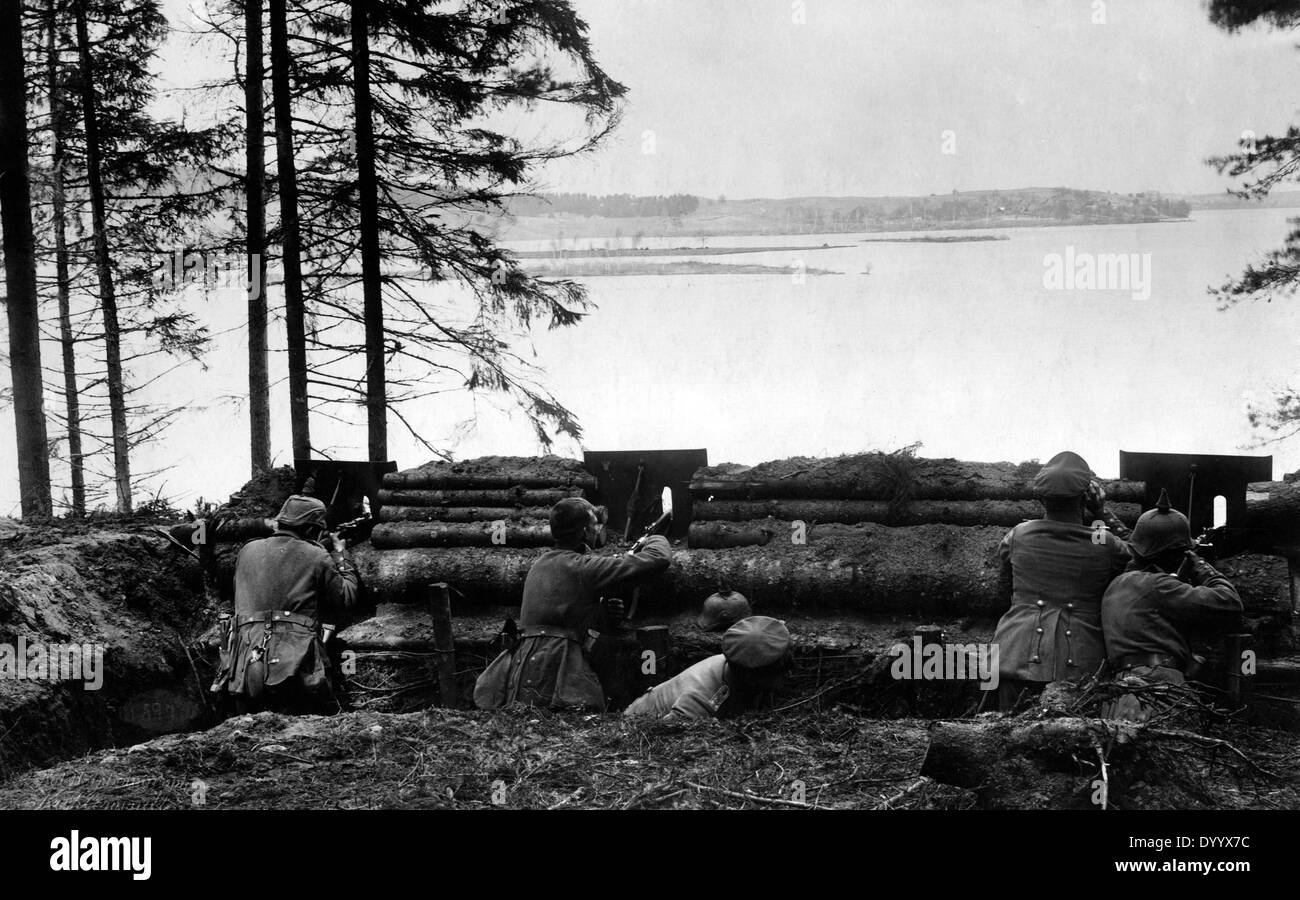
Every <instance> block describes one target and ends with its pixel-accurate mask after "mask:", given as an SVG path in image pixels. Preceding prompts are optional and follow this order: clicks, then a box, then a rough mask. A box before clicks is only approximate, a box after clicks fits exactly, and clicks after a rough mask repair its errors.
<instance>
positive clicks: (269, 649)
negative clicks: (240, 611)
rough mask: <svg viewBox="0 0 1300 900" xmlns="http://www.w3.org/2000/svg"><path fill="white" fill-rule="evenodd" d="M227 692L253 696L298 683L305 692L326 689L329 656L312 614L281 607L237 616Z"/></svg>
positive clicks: (309, 692)
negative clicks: (287, 684) (267, 689)
mask: <svg viewBox="0 0 1300 900" xmlns="http://www.w3.org/2000/svg"><path fill="white" fill-rule="evenodd" d="M231 657H232V670H231V675H230V683H229V690H230V693H232V694H238V695H242V696H244V697H247V698H249V699H252V700H256V699H257V698H259V697H260V696H261V695H262V693H263V691H264V690H265V689H266V688H268V687H275V686H276V685H280V684H284V683H285V682H288V681H290V680H293V681H296V682H297V686H298V687H300V688H301V689H302V690H303V691H304V692H305V693H307V694H314V693H316V692H318V691H328V690H330V685H329V656H328V654H327V653H326V651H325V645H324V643H322V641H321V639H320V633H319V631H318V628H317V622H316V620H315V619H314V618H312V617H311V616H305V615H302V614H301V613H294V612H288V611H281V610H272V611H269V612H258V613H252V614H249V615H243V616H239V617H238V618H237V619H236V620H235V629H234V637H233V647H232V650H231Z"/></svg>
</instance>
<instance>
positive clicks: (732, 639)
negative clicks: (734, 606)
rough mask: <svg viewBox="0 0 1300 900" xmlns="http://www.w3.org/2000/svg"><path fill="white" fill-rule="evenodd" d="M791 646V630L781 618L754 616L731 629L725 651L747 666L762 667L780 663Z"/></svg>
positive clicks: (736, 662)
mask: <svg viewBox="0 0 1300 900" xmlns="http://www.w3.org/2000/svg"><path fill="white" fill-rule="evenodd" d="M789 649H790V631H789V629H787V628H786V627H785V623H784V622H782V621H781V620H780V619H773V618H772V617H771V616H750V617H749V618H747V619H741V620H740V621H739V622H737V623H736V624H735V625H732V626H731V627H730V628H728V629H727V633H726V634H724V635H723V636H722V653H723V655H724V656H726V657H727V662H729V663H732V664H733V665H737V666H740V667H741V668H743V669H760V668H762V667H763V666H770V665H773V664H775V663H778V662H780V661H781V660H782V659H783V658H784V657H785V654H786V651H787V650H789Z"/></svg>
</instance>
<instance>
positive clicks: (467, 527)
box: [370, 519, 554, 550]
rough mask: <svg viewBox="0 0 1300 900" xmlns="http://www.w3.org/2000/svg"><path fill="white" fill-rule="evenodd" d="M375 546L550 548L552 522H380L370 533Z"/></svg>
mask: <svg viewBox="0 0 1300 900" xmlns="http://www.w3.org/2000/svg"><path fill="white" fill-rule="evenodd" d="M370 543H371V545H372V546H374V547H376V548H379V549H384V550H389V549H401V548H406V547H549V546H550V545H551V544H552V543H554V539H553V538H552V537H551V529H550V526H549V525H525V526H522V527H521V526H519V525H516V524H514V523H512V522H507V521H506V520H504V519H501V520H498V521H496V522H380V523H379V524H378V525H376V526H375V528H374V530H373V531H372V532H371V533H370Z"/></svg>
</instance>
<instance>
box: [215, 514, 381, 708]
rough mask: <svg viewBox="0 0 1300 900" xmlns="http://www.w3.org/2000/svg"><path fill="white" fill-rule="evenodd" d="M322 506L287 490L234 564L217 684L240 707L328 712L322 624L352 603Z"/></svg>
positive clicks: (351, 582) (352, 578)
mask: <svg viewBox="0 0 1300 900" xmlns="http://www.w3.org/2000/svg"><path fill="white" fill-rule="evenodd" d="M326 536H327V535H326V521H325V504H324V503H322V502H321V501H319V500H317V499H316V498H314V497H306V496H300V495H295V496H292V497H290V498H289V499H288V500H286V501H285V503H284V506H283V507H282V508H281V509H280V512H279V514H278V515H277V516H276V519H275V533H274V534H272V535H271V536H270V537H267V538H262V539H261V540H256V541H249V542H248V543H247V544H245V545H244V547H243V548H242V549H241V550H240V551H239V557H238V559H237V561H236V564H235V615H234V621H233V623H232V626H233V627H232V630H231V633H230V634H229V636H223V646H224V647H226V648H227V650H226V652H223V667H222V671H221V672H219V673H218V676H217V681H216V683H214V684H213V690H219V689H221V688H222V687H224V688H225V689H226V690H228V691H229V693H230V694H231V696H232V697H233V698H234V700H235V706H236V709H237V710H238V711H239V712H241V713H244V712H257V711H259V710H262V709H273V710H276V711H280V712H336V711H337V710H338V708H339V707H338V702H337V700H336V699H335V697H334V687H333V684H332V682H331V677H330V672H329V669H330V661H329V656H328V653H327V652H326V649H325V641H327V640H328V639H329V630H330V629H332V628H333V627H334V625H335V624H337V623H338V622H339V621H340V620H341V618H342V616H343V615H344V614H345V613H346V612H347V611H348V610H350V609H351V608H352V607H354V606H355V605H356V598H357V592H358V587H359V583H358V579H357V573H356V570H355V569H354V568H353V567H352V566H351V564H349V563H348V562H347V560H346V559H345V558H344V557H343V551H344V549H345V543H344V541H343V540H342V539H341V538H340V537H338V535H328V537H329V539H330V546H331V549H330V550H326V549H325V548H324V547H323V546H322V545H321V544H320V543H319V542H320V541H321V540H322V538H324V537H326Z"/></svg>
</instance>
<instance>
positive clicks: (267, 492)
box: [216, 466, 298, 520]
mask: <svg viewBox="0 0 1300 900" xmlns="http://www.w3.org/2000/svg"><path fill="white" fill-rule="evenodd" d="M297 485H298V475H297V473H296V472H295V471H294V470H293V466H280V467H279V468H278V469H268V470H267V471H265V472H262V473H260V474H258V475H255V476H254V477H253V478H251V479H249V481H248V482H247V483H246V484H245V485H244V486H243V487H241V488H240V489H239V490H237V491H235V493H233V494H231V495H230V501H229V502H227V503H223V504H222V505H221V506H220V507H218V508H217V512H216V518H217V519H218V520H225V519H243V518H257V517H266V516H274V515H275V514H276V513H278V512H279V511H280V507H281V506H283V505H284V501H286V500H288V499H289V497H290V496H291V495H292V494H293V492H294V490H296V488H297Z"/></svg>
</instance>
